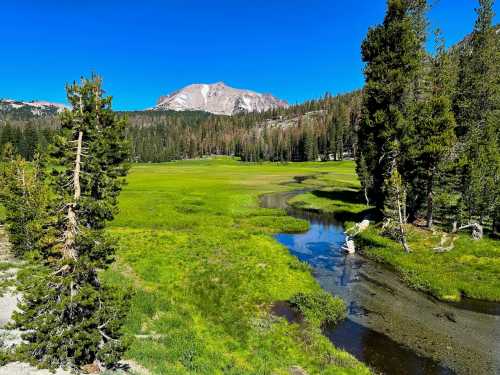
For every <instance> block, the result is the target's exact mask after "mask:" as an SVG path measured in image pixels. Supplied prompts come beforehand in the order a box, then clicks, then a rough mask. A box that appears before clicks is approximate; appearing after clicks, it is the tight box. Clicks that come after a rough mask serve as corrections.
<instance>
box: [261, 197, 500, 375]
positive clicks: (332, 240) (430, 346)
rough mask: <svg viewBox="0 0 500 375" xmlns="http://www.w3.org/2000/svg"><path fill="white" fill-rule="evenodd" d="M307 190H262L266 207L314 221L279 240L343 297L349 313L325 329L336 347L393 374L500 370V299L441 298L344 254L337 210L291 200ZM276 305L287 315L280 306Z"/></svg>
mask: <svg viewBox="0 0 500 375" xmlns="http://www.w3.org/2000/svg"><path fill="white" fill-rule="evenodd" d="M304 191H305V190H302V191H300V190H299V191H294V192H286V193H277V194H270V195H265V196H262V197H261V205H262V206H263V207H267V208H281V209H285V210H286V211H287V213H288V214H289V215H291V216H294V217H297V218H300V219H305V220H308V221H309V223H310V229H309V230H308V231H307V232H305V233H297V234H285V233H282V234H278V235H276V236H275V238H276V239H277V240H278V241H279V242H280V243H282V244H283V245H285V246H286V247H287V248H288V249H289V250H290V252H291V253H292V254H293V255H295V256H296V257H298V258H299V259H300V260H302V261H304V262H307V263H308V264H310V265H311V266H312V269H313V272H314V276H315V278H316V279H317V280H318V282H319V283H320V285H321V286H322V287H323V288H324V289H325V290H327V291H329V292H331V293H332V294H333V295H336V296H340V297H342V299H344V301H345V302H346V304H347V306H348V318H347V319H346V320H345V321H344V322H342V323H341V324H339V325H337V326H335V327H326V328H325V329H324V333H325V335H326V336H327V337H328V338H329V339H330V340H331V341H332V342H333V343H334V344H335V345H336V346H337V347H340V348H343V349H345V350H346V351H348V352H350V353H351V354H353V355H354V356H355V357H357V358H358V359H360V360H361V361H363V362H364V363H366V364H368V365H369V366H370V367H372V368H374V369H375V370H376V371H377V372H380V373H383V374H388V375H392V374H398V375H399V374H405V375H417V374H418V375H438V374H439V375H446V374H474V375H481V374H500V316H499V313H500V305H499V304H491V303H490V304H488V303H481V302H479V301H466V302H464V304H463V305H462V304H457V305H451V304H447V303H443V302H439V301H436V300H435V299H434V298H432V297H430V296H428V295H426V294H424V293H420V292H417V291H414V290H412V289H410V288H408V287H407V286H406V285H405V284H403V283H402V282H401V281H400V280H399V279H398V277H397V276H396V275H395V274H394V273H393V272H391V271H390V270H388V269H386V268H385V267H384V266H382V265H380V264H378V263H375V262H373V261H371V260H369V259H366V258H364V257H362V256H360V255H358V254H354V255H346V254H344V253H343V252H342V250H341V246H342V244H343V242H344V239H345V236H344V232H343V226H342V224H341V223H339V222H338V221H337V220H335V217H334V216H333V215H331V214H322V213H316V212H311V211H306V210H301V209H296V208H292V207H290V206H289V205H288V204H287V201H288V200H289V199H290V198H291V197H293V196H294V195H297V194H300V193H303V192H304ZM279 310H281V313H282V315H283V316H284V317H286V318H288V319H289V318H290V316H289V315H290V312H289V311H288V312H287V311H286V309H285V308H283V306H281V307H280V309H279ZM278 314H279V312H278Z"/></svg>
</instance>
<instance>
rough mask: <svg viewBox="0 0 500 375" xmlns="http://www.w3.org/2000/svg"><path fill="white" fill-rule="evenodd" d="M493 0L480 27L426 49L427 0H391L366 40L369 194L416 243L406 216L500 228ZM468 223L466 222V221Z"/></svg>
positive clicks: (483, 6) (478, 229)
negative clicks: (406, 225)
mask: <svg viewBox="0 0 500 375" xmlns="http://www.w3.org/2000/svg"><path fill="white" fill-rule="evenodd" d="M492 9H493V1H492V0H480V1H479V8H478V9H477V21H476V24H475V26H474V29H473V32H472V33H471V35H470V36H469V37H468V38H466V40H464V41H463V42H462V43H460V44H459V45H457V46H455V47H454V48H452V49H451V50H450V51H447V50H446V49H445V47H444V42H443V40H442V38H441V37H440V36H439V33H437V34H436V36H437V37H436V41H437V50H436V52H435V53H434V54H429V53H427V52H426V50H425V42H426V26H427V21H426V11H427V2H426V1H425V0H404V1H401V0H389V1H388V9H387V13H386V16H385V19H384V22H383V23H382V24H381V25H379V26H377V27H375V28H372V29H370V31H369V32H368V35H367V37H366V39H365V41H364V42H363V46H362V55H363V60H364V62H365V63H366V68H365V77H366V86H365V90H364V95H363V109H362V119H361V123H360V128H359V139H360V142H359V153H358V157H357V171H358V175H359V177H360V180H361V182H362V185H363V187H364V190H365V194H366V197H367V200H369V201H371V202H372V203H373V204H375V205H376V206H377V208H379V209H380V211H381V212H383V214H384V217H385V219H386V225H387V226H388V227H390V226H391V224H390V223H391V222H392V226H393V231H392V232H393V233H396V235H395V236H397V237H398V238H399V239H400V240H401V241H402V244H403V246H404V247H405V249H406V250H409V249H408V247H407V245H406V244H405V240H404V230H403V228H404V225H403V224H404V223H406V221H407V220H410V221H413V220H415V219H418V218H419V217H425V218H426V222H427V226H428V227H429V228H430V227H432V226H433V223H434V222H435V221H439V222H440V223H442V224H446V225H450V227H451V226H452V224H453V228H455V229H456V228H457V226H459V227H460V226H463V227H472V228H473V230H474V235H475V236H476V237H477V238H480V237H481V236H482V228H483V226H484V225H488V226H490V227H491V228H492V229H493V230H494V231H497V232H498V230H499V212H500V211H499V210H500V153H499V136H500V134H499V127H500V106H499V104H500V103H499V101H500V82H499V78H500V72H499V67H500V61H499V57H500V49H499V38H498V37H497V34H498V33H497V29H498V28H497V27H494V26H493V24H492V21H493V11H492ZM458 229H460V228H458Z"/></svg>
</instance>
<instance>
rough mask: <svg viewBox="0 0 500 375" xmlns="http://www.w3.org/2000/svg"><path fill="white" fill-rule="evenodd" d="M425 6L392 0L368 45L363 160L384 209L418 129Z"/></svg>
mask: <svg viewBox="0 0 500 375" xmlns="http://www.w3.org/2000/svg"><path fill="white" fill-rule="evenodd" d="M425 10H426V2H425V1H423V0H388V2H387V13H386V15H385V19H384V22H383V24H382V25H380V26H377V27H375V28H373V29H370V30H369V32H368V35H367V37H366V39H365V40H364V42H363V45H362V57H363V61H364V62H365V63H366V67H365V77H366V85H365V90H364V102H363V115H362V120H361V124H360V131H359V136H358V139H359V151H358V163H359V161H360V160H361V157H362V158H363V160H364V162H365V163H366V166H367V169H368V170H370V171H372V174H373V179H372V180H371V186H370V187H369V195H370V197H371V200H372V201H373V202H374V204H375V205H376V206H377V207H378V208H379V209H380V210H381V211H382V210H383V208H384V204H385V203H386V201H387V200H388V199H389V200H390V197H389V190H388V188H387V183H386V182H387V181H389V180H391V176H393V175H394V171H393V169H394V168H397V169H398V170H400V169H402V164H403V163H404V161H405V155H404V153H405V152H406V150H405V145H406V144H407V143H408V140H409V139H410V138H411V133H412V131H413V124H412V122H411V111H412V109H413V104H414V100H415V96H416V89H415V82H418V81H419V74H420V72H421V64H422V55H423V41H424V38H423V35H424V34H425V31H424V30H422V27H423V25H424V22H423V20H424V19H425V17H424V12H425ZM362 169H364V168H358V170H362ZM398 174H399V175H403V173H398ZM364 180H366V179H364ZM403 184H404V183H403ZM403 188H404V187H403ZM401 196H404V194H403V195H401ZM402 204H403V205H405V202H402Z"/></svg>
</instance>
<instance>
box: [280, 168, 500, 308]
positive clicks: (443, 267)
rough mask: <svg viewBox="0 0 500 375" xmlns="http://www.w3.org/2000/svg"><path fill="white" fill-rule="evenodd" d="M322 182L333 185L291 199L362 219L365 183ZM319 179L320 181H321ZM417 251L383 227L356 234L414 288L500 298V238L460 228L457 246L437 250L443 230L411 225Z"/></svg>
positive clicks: (326, 178) (452, 297)
mask: <svg viewBox="0 0 500 375" xmlns="http://www.w3.org/2000/svg"><path fill="white" fill-rule="evenodd" d="M321 179H322V180H323V181H322V182H321V183H322V184H326V185H328V186H329V188H319V189H318V190H316V191H313V192H310V193H305V194H302V195H298V196H296V197H294V198H292V200H291V201H290V203H291V204H292V205H294V206H296V207H302V208H305V209H311V210H320V211H324V212H331V213H334V214H336V215H338V217H339V218H340V219H341V220H343V221H346V222H347V223H346V225H347V226H349V222H354V221H360V220H362V219H363V218H364V217H365V216H366V214H367V213H368V210H369V208H368V209H367V207H366V205H365V204H363V198H362V194H360V193H359V191H358V190H359V183H358V182H357V181H356V177H355V175H354V174H353V175H352V178H351V179H346V178H343V179H341V180H337V179H336V177H335V176H334V175H322V176H321ZM317 183H318V182H317ZM407 231H408V242H409V245H410V248H411V249H412V252H411V253H410V254H406V253H405V252H404V251H403V249H402V247H401V245H400V244H399V243H398V242H396V241H393V240H391V239H389V238H386V237H383V236H381V235H380V233H379V232H380V227H377V226H373V225H372V226H370V228H369V229H368V230H367V231H366V232H363V233H362V234H360V235H358V236H357V237H356V242H357V245H358V247H361V249H362V251H363V253H364V254H365V255H367V256H368V257H370V258H372V259H375V260H377V261H379V262H383V263H386V264H388V265H390V266H391V267H393V268H394V269H395V270H396V271H397V273H398V274H399V275H400V276H401V278H402V279H403V280H404V281H405V282H406V283H407V284H408V285H410V286H411V287H413V288H416V289H420V290H422V291H425V292H427V293H430V294H432V295H434V296H435V297H437V298H439V299H441V300H446V301H458V300H460V299H461V297H462V296H467V297H470V298H476V299H483V300H489V301H500V277H499V275H500V241H498V240H495V239H491V238H489V237H487V236H485V237H484V238H483V239H482V240H481V241H474V240H472V239H471V236H470V235H469V234H468V233H460V234H459V235H458V238H457V239H456V241H455V243H454V248H453V250H451V251H449V252H444V253H437V252H436V251H434V250H433V249H434V248H435V247H437V246H439V243H440V240H441V236H442V233H441V232H439V231H438V230H436V231H435V232H434V233H433V232H431V231H428V230H426V229H423V228H417V227H415V226H412V225H408V226H407Z"/></svg>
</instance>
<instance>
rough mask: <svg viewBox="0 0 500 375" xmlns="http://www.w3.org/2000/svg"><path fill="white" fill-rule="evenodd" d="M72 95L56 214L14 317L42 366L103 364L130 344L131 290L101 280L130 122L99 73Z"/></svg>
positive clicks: (56, 180) (54, 173)
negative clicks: (125, 331) (124, 331)
mask: <svg viewBox="0 0 500 375" xmlns="http://www.w3.org/2000/svg"><path fill="white" fill-rule="evenodd" d="M67 94H68V100H69V102H70V103H71V105H72V109H71V110H66V111H64V113H63V114H62V115H61V122H62V132H61V134H60V135H58V136H57V137H56V138H55V142H54V144H53V146H52V148H51V152H50V157H51V160H50V161H51V165H53V168H52V170H51V173H50V178H49V186H50V187H51V188H52V199H51V202H50V204H49V208H48V212H49V214H50V215H49V216H50V218H51V219H50V221H49V222H48V226H47V229H46V230H45V232H44V238H43V240H42V243H41V246H40V248H39V258H40V259H39V266H38V267H36V268H35V269H34V272H33V274H32V275H31V276H28V277H26V278H25V280H24V285H23V290H22V291H23V301H22V303H21V304H20V306H19V309H20V311H19V312H18V313H16V314H15V316H14V319H15V322H16V324H17V326H18V327H19V328H21V329H22V330H25V331H26V333H25V334H24V338H25V340H27V344H25V345H23V347H22V349H21V350H22V352H23V353H24V354H26V355H27V356H29V357H30V358H33V359H34V360H35V361H36V362H37V363H38V364H41V365H42V366H46V367H50V368H55V367H58V366H62V367H71V368H74V369H78V368H81V367H82V366H85V365H89V364H94V365H96V366H99V367H100V368H105V367H111V366H113V365H115V364H116V363H117V361H118V360H119V358H120V357H121V355H122V353H123V352H124V350H125V349H126V345H125V343H124V340H123V339H122V337H121V332H120V328H121V325H122V321H123V319H124V316H125V314H126V312H127V306H128V300H129V298H128V295H127V293H126V292H123V291H120V290H116V289H110V288H107V287H106V286H104V285H102V284H101V282H100V280H99V272H100V271H101V270H103V269H106V268H107V267H108V266H109V265H110V264H111V263H112V261H113V254H114V252H115V247H114V243H113V241H112V239H111V238H109V237H108V235H107V234H106V233H105V232H104V228H105V225H106V222H108V221H110V220H112V219H113V217H114V215H115V214H116V212H117V198H118V195H119V193H120V190H121V187H122V185H123V183H124V178H125V176H126V174H127V166H126V164H125V160H126V159H127V158H128V144H127V142H126V141H125V140H124V139H125V137H124V131H125V127H126V121H125V120H123V119H118V117H117V116H116V115H115V114H114V113H113V111H112V109H111V97H103V90H102V82H101V79H100V78H99V77H98V76H92V77H91V78H90V79H82V81H81V83H80V84H77V83H73V84H72V85H69V86H68V87H67Z"/></svg>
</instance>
